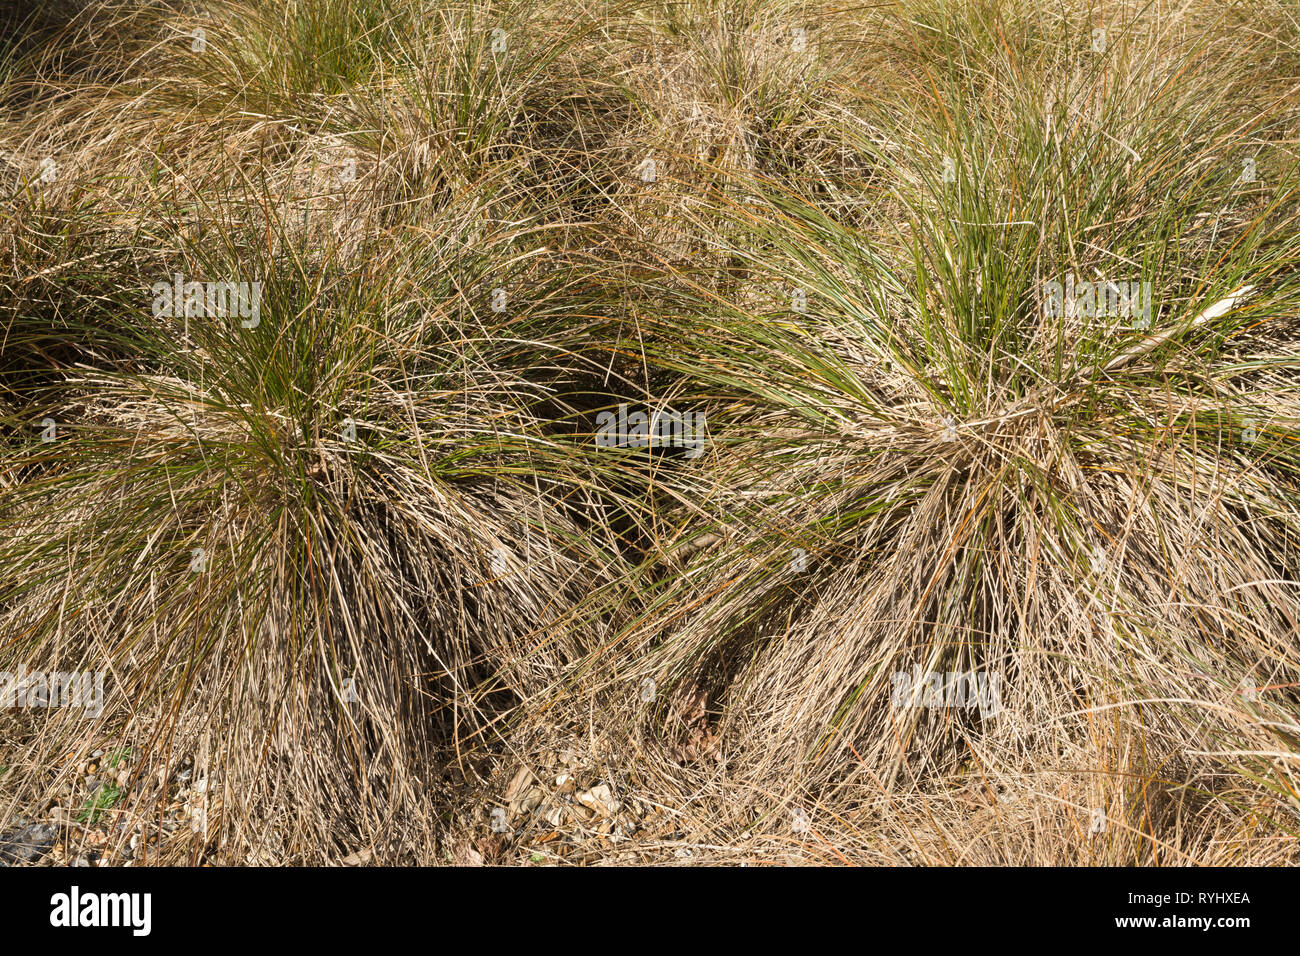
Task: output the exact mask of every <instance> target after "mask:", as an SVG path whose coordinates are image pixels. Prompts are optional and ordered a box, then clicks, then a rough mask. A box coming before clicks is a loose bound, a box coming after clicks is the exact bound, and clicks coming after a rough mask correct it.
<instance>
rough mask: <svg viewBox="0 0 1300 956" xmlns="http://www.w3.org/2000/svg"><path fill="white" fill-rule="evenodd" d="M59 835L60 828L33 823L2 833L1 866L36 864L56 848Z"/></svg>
mask: <svg viewBox="0 0 1300 956" xmlns="http://www.w3.org/2000/svg"><path fill="white" fill-rule="evenodd" d="M58 835H59V828H58V827H56V826H54V825H52V824H49V823H33V824H30V825H28V826H25V827H19V828H18V829H16V830H10V831H9V832H8V833H0V866H8V865H9V864H11V863H34V862H35V861H37V860H39V859H40V858H41V857H43V856H44V855H45V854H47V853H49V852H50V850H52V849H53V848H54V841H55V839H56V838H57V837H58Z"/></svg>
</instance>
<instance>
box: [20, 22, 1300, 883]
mask: <svg viewBox="0 0 1300 956" xmlns="http://www.w3.org/2000/svg"><path fill="white" fill-rule="evenodd" d="M1038 6H1039V5H1037V4H1029V3H1019V2H1014V0H1005V2H989V0H962V2H956V3H953V2H944V3H940V2H931V0H903V2H899V3H893V4H887V5H884V6H875V7H870V8H861V9H857V8H855V9H848V10H846V9H842V8H837V7H825V6H823V5H818V4H811V3H802V2H801V3H793V2H791V3H786V2H782V3H775V4H773V3H750V2H746V0H739V2H735V0H688V2H684V3H659V2H626V3H623V2H611V3H600V4H593V5H586V6H584V5H576V6H563V5H558V4H555V3H552V2H550V0H520V2H509V3H488V2H472V0H464V2H460V0H454V2H419V0H364V2H357V0H351V2H347V3H342V2H336V0H288V2H278V3H263V2H260V0H221V2H209V3H203V4H190V3H184V2H180V0H154V2H144V0H140V2H126V0H111V2H102V3H88V4H75V3H74V4H68V5H66V6H65V5H48V6H46V7H44V8H43V9H42V11H41V12H39V13H33V14H6V15H5V16H8V17H9V21H8V22H6V30H5V36H6V37H7V39H6V40H4V41H3V44H4V45H3V46H0V102H2V103H4V104H5V110H4V112H3V114H0V117H2V118H0V261H3V262H4V265H3V267H0V349H2V351H0V436H3V444H0V671H15V670H17V669H19V668H20V667H22V668H26V669H27V670H28V671H33V672H53V671H74V670H75V671H90V672H97V673H100V674H102V675H103V677H104V686H105V696H104V701H103V707H102V711H101V712H96V713H94V714H88V712H87V710H86V708H78V707H50V708H30V707H29V708H14V709H7V710H4V711H0V722H2V723H0V734H2V737H0V739H3V740H4V744H3V751H0V765H2V766H3V768H4V769H3V770H0V829H3V824H4V823H5V821H8V820H12V819H17V818H18V817H24V818H35V817H39V816H40V815H41V814H43V813H47V812H54V810H57V809H59V808H62V809H65V810H66V809H67V808H68V806H69V805H70V804H69V801H71V802H72V803H73V804H76V806H80V801H81V799H82V797H86V799H89V800H91V801H92V802H93V801H95V800H100V798H101V797H102V796H103V794H104V792H105V791H104V790H102V789H101V790H100V791H97V792H93V793H90V794H89V795H87V794H83V793H81V791H80V790H79V789H78V788H79V787H81V785H82V784H81V782H80V780H79V779H78V772H77V769H76V768H77V767H78V766H84V765H85V760H86V755H87V754H90V753H92V752H93V751H94V750H96V749H100V750H103V749H104V748H105V747H119V748H129V750H130V753H131V754H132V759H131V760H130V762H129V768H130V769H129V772H128V773H125V774H124V775H122V776H121V778H120V779H118V781H117V783H116V784H115V785H114V792H113V795H112V799H111V800H109V801H107V803H108V804H110V805H111V806H106V807H104V808H102V809H106V810H109V811H111V813H112V814H113V816H112V821H113V824H114V827H116V829H112V828H110V844H111V843H112V841H113V840H117V841H118V842H119V843H122V842H124V841H126V840H127V839H128V838H129V836H130V835H131V834H132V833H138V834H143V835H144V836H145V838H146V839H145V844H146V846H148V845H150V844H149V834H150V833H153V834H155V835H161V834H163V832H164V829H165V828H164V823H165V821H166V815H167V814H166V810H165V807H166V804H167V801H168V799H169V797H168V793H167V787H168V784H167V781H168V780H170V779H171V778H172V776H173V774H174V773H175V772H176V769H177V768H189V770H188V771H187V772H189V773H193V774H195V775H196V776H195V779H201V780H202V781H203V789H202V790H201V791H200V793H201V794H203V795H204V796H203V797H202V800H201V801H200V804H201V808H200V810H199V811H198V812H195V813H192V814H191V815H190V819H191V824H192V825H191V826H190V827H189V828H188V832H187V836H186V838H185V839H183V840H176V839H169V840H166V841H163V842H162V843H161V844H160V849H159V850H158V851H157V853H155V855H154V856H152V857H151V856H149V855H148V854H147V853H145V854H143V855H142V856H140V857H138V858H141V859H143V860H146V861H150V860H154V859H163V860H166V859H168V858H175V859H180V860H189V861H199V860H217V861H221V862H234V863H239V862H276V863H335V862H338V861H340V860H342V859H343V858H345V857H348V856H349V855H350V854H356V853H358V852H359V851H365V853H366V854H367V855H366V857H365V858H366V859H376V860H378V861H380V862H388V863H397V862H436V861H442V860H447V859H452V860H458V861H462V862H463V861H465V860H466V859H470V858H473V857H475V856H478V857H480V858H481V856H482V855H483V853H484V852H485V850H484V847H485V844H484V842H483V840H484V835H485V834H489V833H493V832H494V831H495V833H494V835H493V836H492V838H491V839H492V841H493V842H492V845H491V848H490V852H491V853H492V854H494V858H497V859H505V860H513V859H528V858H530V857H529V855H530V854H532V855H533V856H534V857H535V856H536V851H535V850H534V849H533V847H535V846H538V845H541V844H542V843H548V842H551V841H552V840H553V838H551V837H549V836H547V837H546V838H545V839H542V840H540V841H539V842H538V843H534V842H533V841H534V840H536V839H538V838H539V837H540V836H541V834H542V831H544V830H554V829H560V830H564V831H565V838H564V844H565V845H566V846H567V847H569V848H571V849H573V848H576V849H573V853H572V854H571V855H570V857H569V858H574V859H576V858H579V857H580V858H582V859H590V860H599V861H606V862H617V861H620V860H624V859H638V860H661V859H662V860H665V861H673V862H678V861H680V859H682V858H687V857H684V855H683V854H684V853H685V852H686V851H689V859H692V860H695V861H713V860H717V861H734V860H750V859H752V860H779V861H787V860H790V861H793V860H800V861H820V862H834V863H845V862H866V863H880V864H886V863H889V864H896V863H918V862H929V863H945V864H954V865H959V864H988V863H1056V864H1110V865H1117V864H1118V865H1124V864H1161V865H1170V864H1172V865H1192V864H1195V865H1203V864H1211V865H1232V864H1247V863H1254V864H1292V865H1293V864H1294V863H1295V862H1296V860H1297V843H1296V837H1297V832H1298V831H1300V792H1298V791H1297V784H1298V780H1297V771H1298V769H1300V757H1298V756H1297V747H1298V746H1300V692H1298V691H1297V688H1300V643H1298V642H1297V633H1298V631H1297V627H1298V626H1300V625H1298V624H1297V622H1300V596H1298V592H1297V582H1300V452H1298V451H1297V448H1300V400H1297V397H1296V381H1297V378H1296V375H1297V373H1296V360H1295V343H1296V342H1297V341H1300V334H1298V332H1300V327H1298V326H1297V318H1298V317H1300V269H1298V268H1297V266H1298V265H1300V240H1297V238H1296V237H1297V228H1296V227H1297V220H1298V218H1300V192H1298V187H1300V169H1298V167H1297V157H1296V152H1295V145H1294V144H1295V141H1296V132H1297V129H1298V128H1300V123H1298V121H1300V114H1298V113H1297V110H1296V107H1295V103H1296V102H1297V98H1296V96H1295V93H1296V85H1297V83H1300V53H1298V52H1297V51H1300V21H1297V20H1296V17H1295V13H1294V11H1293V10H1292V9H1291V8H1290V7H1289V6H1288V5H1287V4H1285V3H1282V2H1278V3H1272V2H1266V3H1264V4H1263V6H1265V7H1268V8H1269V15H1268V16H1263V15H1261V14H1260V12H1259V10H1260V7H1261V4H1259V3H1254V4H1249V5H1247V4H1237V3H1229V4H1226V5H1225V4H1211V3H1191V4H1177V5H1174V4H1168V3H1163V2H1156V0H1152V2H1107V3H1094V4H1087V3H1066V4H1062V5H1057V6H1056V7H1054V8H1053V9H1052V10H1051V11H1043V10H1040V9H1038ZM190 283H198V285H190ZM223 296H224V297H225V298H223ZM214 303H215V304H216V305H217V306H218V307H217V308H216V309H215V310H214ZM643 412H649V413H650V415H651V417H650V418H649V419H648V420H647V419H644V418H643V419H642V421H643V423H644V424H645V425H648V426H649V427H651V428H653V427H654V423H655V421H656V419H655V418H654V417H653V416H654V415H655V414H656V413H657V414H658V415H659V421H660V422H664V421H666V422H670V423H672V422H676V423H677V425H678V426H680V427H681V428H684V429H685V430H679V431H677V432H670V431H668V430H665V431H664V432H663V435H664V436H665V437H666V438H667V439H668V440H667V441H665V442H663V443H662V444H659V443H655V442H649V443H647V442H645V441H642V442H640V443H639V444H638V443H637V442H636V441H635V440H633V441H629V440H628V437H629V436H628V435H627V434H623V435H621V436H617V437H616V440H613V441H609V440H606V439H607V438H608V437H609V435H610V432H609V428H610V422H611V421H614V422H619V423H621V424H622V425H626V424H627V423H629V422H631V423H633V426H634V427H635V422H636V421H637V419H636V416H637V414H638V413H643ZM629 413H630V414H629ZM682 423H685V425H683V424H682ZM692 425H698V429H697V430H696V431H694V432H692V431H691V430H690V429H691V427H692ZM664 427H665V429H667V428H668V426H666V425H665V426H664ZM642 434H645V433H642ZM631 437H632V438H633V439H635V437H636V434H635V432H634V433H633V435H632V436H631ZM647 445H648V446H647ZM931 675H940V676H939V678H937V679H936V678H935V677H932V676H931ZM950 678H951V680H950ZM936 680H938V681H947V682H948V683H945V684H944V685H943V686H942V687H941V686H940V684H939V683H937V682H936ZM948 684H952V687H949V686H948ZM953 688H955V689H956V696H953V695H952V690H953ZM565 747H568V748H570V750H571V751H573V752H577V751H581V752H582V753H583V754H585V756H583V757H582V758H581V760H582V761H585V762H586V763H585V764H583V765H584V766H585V767H587V768H588V770H589V771H590V773H592V774H595V775H596V777H598V778H599V779H601V780H604V781H607V782H608V783H609V785H610V786H611V790H612V791H613V792H614V793H615V795H616V796H618V797H619V798H620V801H621V803H622V804H624V805H626V806H627V807H633V806H636V805H638V802H639V803H640V804H642V805H646V806H650V805H653V806H655V807H656V808H658V809H659V810H660V811H661V812H662V813H664V814H666V815H667V817H668V818H670V819H671V824H672V829H673V831H674V841H673V842H672V843H665V842H664V841H662V840H659V839H651V840H643V841H641V842H640V844H638V838H637V837H636V834H635V832H634V831H630V832H625V831H621V830H610V829H609V828H606V829H604V830H601V829H598V828H597V827H596V826H595V825H594V821H591V820H588V819H586V818H584V817H581V816H579V815H576V814H569V811H563V810H562V811H560V812H559V815H558V816H555V817H554V819H551V818H549V817H548V818H547V822H546V825H545V826H543V825H542V824H541V823H540V822H539V820H538V818H539V817H540V816H541V815H542V814H543V812H544V811H543V809H541V808H539V807H538V806H537V805H536V804H534V806H533V807H532V808H528V809H521V803H520V800H519V799H518V794H517V793H514V792H509V793H508V792H507V791H508V790H510V789H511V788H508V787H507V785H506V783H507V781H510V780H511V778H514V779H515V780H516V781H525V782H526V781H527V780H528V779H529V776H528V773H529V772H530V771H531V772H532V773H533V775H534V777H535V778H536V780H537V783H538V790H539V794H540V795H539V797H538V800H539V801H540V800H543V799H546V798H547V796H548V794H549V792H550V791H551V790H552V789H555V790H557V791H562V790H563V786H564V782H563V776H564V775H563V774H562V775H561V776H560V777H559V778H556V783H555V785H554V787H552V784H551V778H552V777H553V776H554V774H551V773H550V772H549V769H550V768H551V767H552V765H553V764H554V763H555V761H554V760H551V759H549V758H548V757H546V754H548V753H549V754H550V755H551V757H554V754H555V752H556V750H557V748H560V749H563V748H565ZM574 748H576V750H575V749H574ZM112 752H116V751H112ZM573 759H574V760H577V758H573ZM570 765H575V764H573V761H572V760H571V761H570ZM521 768H522V769H521ZM525 802H526V801H525ZM579 802H580V803H581V801H579ZM507 805H508V806H509V810H508V812H507V811H506V810H505V808H506V807H507ZM583 805H584V806H585V805H586V804H583ZM494 807H495V808H497V809H498V810H499V811H500V812H499V813H498V814H497V815H496V816H495V817H491V818H490V817H489V812H490V811H491V810H492V809H493V808H494ZM51 808H53V810H52V809H51ZM73 809H76V807H75V806H74V807H73ZM100 810H101V808H100V806H99V804H95V805H94V806H93V807H92V811H93V812H94V813H98V812H100ZM545 812H550V811H545ZM503 813H504V814H506V815H505V816H504V817H503V816H502V814H503ZM530 813H532V814H533V816H532V817H530V816H529V814H530ZM566 814H567V815H566ZM589 816H590V814H588V817H589ZM56 818H57V817H56ZM88 819H89V818H88ZM489 819H492V820H493V821H494V828H493V830H490V829H489V822H488V821H489ZM501 819H505V820H506V821H507V823H508V826H506V827H501V826H499V825H498V824H499V822H500V820H501ZM589 823H590V824H592V825H590V826H588V825H587V824H589ZM88 825H89V824H87V822H86V820H81V821H79V822H72V823H68V822H66V821H65V827H66V829H67V830H69V832H71V833H72V834H74V835H75V833H77V832H79V831H78V827H79V826H80V827H83V828H84V827H85V826H88ZM621 825H622V824H620V826H621ZM648 828H649V824H646V823H644V822H643V824H642V833H643V834H645V833H647V832H648ZM172 829H173V830H174V827H173V828H172ZM167 832H169V833H170V832H171V830H168V831H167ZM628 835H630V836H631V837H632V839H630V840H629V839H627V836H628ZM619 837H622V838H623V839H618V838H619ZM674 844H675V845H676V848H677V850H678V851H681V852H678V853H676V854H673V853H669V852H666V851H665V850H664V847H665V846H672V845H674ZM467 847H475V848H477V849H472V850H470V849H467ZM545 852H546V853H547V854H550V853H552V852H553V850H552V849H551V848H547V849H546V851H545ZM565 853H569V850H566V851H565ZM169 854H170V855H171V856H170V857H169V856H168V855H169ZM467 854H468V855H467Z"/></svg>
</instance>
